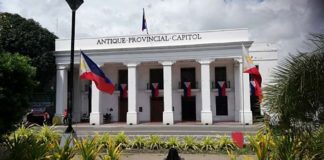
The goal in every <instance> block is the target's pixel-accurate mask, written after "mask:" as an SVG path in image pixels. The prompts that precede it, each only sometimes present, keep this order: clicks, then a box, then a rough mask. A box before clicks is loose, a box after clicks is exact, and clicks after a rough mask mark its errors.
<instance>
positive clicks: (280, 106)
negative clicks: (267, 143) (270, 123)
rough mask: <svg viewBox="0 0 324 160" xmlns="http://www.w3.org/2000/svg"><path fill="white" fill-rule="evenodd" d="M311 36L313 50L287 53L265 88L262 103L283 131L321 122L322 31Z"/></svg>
mask: <svg viewBox="0 0 324 160" xmlns="http://www.w3.org/2000/svg"><path fill="white" fill-rule="evenodd" d="M311 37H312V38H311V39H310V40H311V42H312V44H313V46H315V49H313V51H312V52H308V53H299V54H298V55H295V56H292V55H290V56H289V57H288V58H287V59H286V60H285V61H284V62H283V63H282V64H281V65H280V66H279V67H278V68H277V69H276V71H275V73H274V80H273V83H271V84H270V85H268V86H267V87H266V88H265V99H264V104H265V106H266V107H268V109H269V113H270V115H273V116H272V117H275V118H276V120H277V124H278V125H276V126H277V127H279V128H280V129H283V130H285V131H287V130H290V131H292V132H298V131H301V132H304V131H313V130H314V129H316V128H318V127H319V126H320V125H323V122H324V34H314V35H311Z"/></svg>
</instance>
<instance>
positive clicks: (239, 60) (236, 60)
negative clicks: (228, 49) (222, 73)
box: [233, 58, 242, 63]
mask: <svg viewBox="0 0 324 160" xmlns="http://www.w3.org/2000/svg"><path fill="white" fill-rule="evenodd" d="M233 60H234V62H235V63H242V58H233Z"/></svg>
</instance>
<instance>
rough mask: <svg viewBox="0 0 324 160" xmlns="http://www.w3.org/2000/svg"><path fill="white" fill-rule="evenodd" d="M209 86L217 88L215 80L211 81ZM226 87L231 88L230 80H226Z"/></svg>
mask: <svg viewBox="0 0 324 160" xmlns="http://www.w3.org/2000/svg"><path fill="white" fill-rule="evenodd" d="M211 87H212V89H217V87H216V83H215V81H212V82H211ZM226 88H231V83H230V81H226Z"/></svg>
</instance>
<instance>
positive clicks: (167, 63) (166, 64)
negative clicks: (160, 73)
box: [159, 61, 174, 66]
mask: <svg viewBox="0 0 324 160" xmlns="http://www.w3.org/2000/svg"><path fill="white" fill-rule="evenodd" d="M159 63H160V64H162V65H163V66H172V65H173V64H174V61H159Z"/></svg>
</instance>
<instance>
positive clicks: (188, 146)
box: [181, 136, 199, 151]
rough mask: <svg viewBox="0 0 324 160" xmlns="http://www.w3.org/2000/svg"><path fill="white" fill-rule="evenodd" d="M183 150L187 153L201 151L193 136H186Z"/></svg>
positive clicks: (182, 146)
mask: <svg viewBox="0 0 324 160" xmlns="http://www.w3.org/2000/svg"><path fill="white" fill-rule="evenodd" d="M181 148H182V150H185V151H190V150H192V151H199V147H198V143H197V141H196V139H195V138H193V137H192V136H186V137H184V139H183V144H182V145H181Z"/></svg>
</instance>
